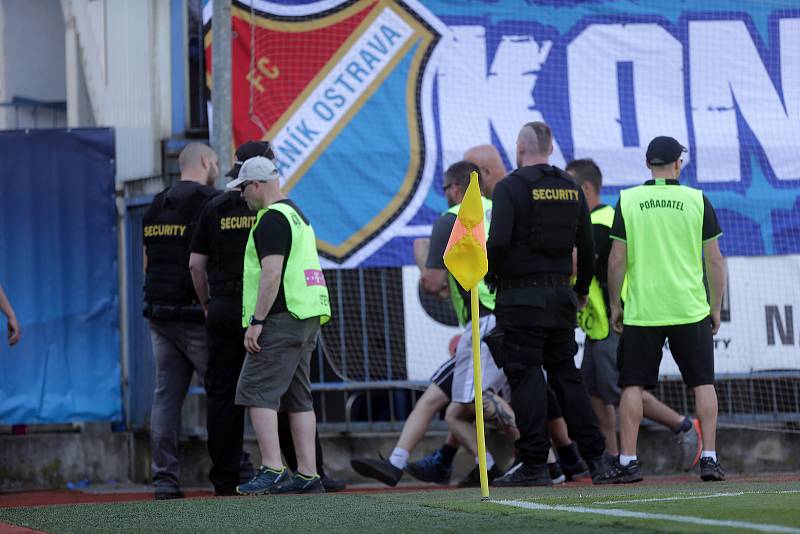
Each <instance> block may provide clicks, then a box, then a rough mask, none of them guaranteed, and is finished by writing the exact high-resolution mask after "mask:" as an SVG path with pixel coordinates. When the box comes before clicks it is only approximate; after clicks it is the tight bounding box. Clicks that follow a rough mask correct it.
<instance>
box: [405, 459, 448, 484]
mask: <svg viewBox="0 0 800 534" xmlns="http://www.w3.org/2000/svg"><path fill="white" fill-rule="evenodd" d="M406 471H408V474H409V475H411V476H412V477H414V478H416V479H417V480H421V481H422V482H433V483H434V484H442V485H443V486H446V485H448V484H450V475H451V474H452V473H453V468H452V467H447V466H445V465H444V461H443V460H442V453H441V452H440V451H436V452H434V453H431V454H429V455H428V456H426V457H425V458H423V459H422V460H419V461H418V462H411V463H409V464H408V465H407V466H406Z"/></svg>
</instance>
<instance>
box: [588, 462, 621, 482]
mask: <svg viewBox="0 0 800 534" xmlns="http://www.w3.org/2000/svg"><path fill="white" fill-rule="evenodd" d="M586 463H587V464H588V466H589V472H590V473H591V474H592V484H619V483H620V479H619V476H620V474H619V470H618V469H617V468H616V466H615V465H614V464H612V463H609V462H608V461H606V458H605V456H598V457H597V458H589V459H588V460H587V462H586Z"/></svg>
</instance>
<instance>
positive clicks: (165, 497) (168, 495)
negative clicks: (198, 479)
mask: <svg viewBox="0 0 800 534" xmlns="http://www.w3.org/2000/svg"><path fill="white" fill-rule="evenodd" d="M184 497H185V495H184V494H183V492H182V491H181V490H178V491H157V492H156V493H155V497H154V498H155V500H157V501H171V500H173V499H183V498H184Z"/></svg>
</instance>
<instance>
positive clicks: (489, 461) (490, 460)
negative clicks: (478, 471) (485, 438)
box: [475, 452, 494, 471]
mask: <svg viewBox="0 0 800 534" xmlns="http://www.w3.org/2000/svg"><path fill="white" fill-rule="evenodd" d="M475 463H476V464H478V463H479V461H478V457H477V456H476V457H475ZM492 467H494V458H493V457H492V453H491V452H487V453H486V471H489V470H490V469H491V468H492Z"/></svg>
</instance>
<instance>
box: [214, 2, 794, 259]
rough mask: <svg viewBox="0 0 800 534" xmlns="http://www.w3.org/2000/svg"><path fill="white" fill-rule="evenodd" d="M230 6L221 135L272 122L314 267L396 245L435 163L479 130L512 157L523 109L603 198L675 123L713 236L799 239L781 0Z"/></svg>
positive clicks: (398, 254)
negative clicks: (316, 256) (231, 33)
mask: <svg viewBox="0 0 800 534" xmlns="http://www.w3.org/2000/svg"><path fill="white" fill-rule="evenodd" d="M210 13H211V5H210V3H208V4H207V5H206V6H205V10H204V14H205V20H206V22H208V21H209V20H210ZM234 26H235V27H236V28H237V37H236V39H237V44H236V50H237V54H238V55H237V54H235V60H234V63H235V64H238V67H237V66H236V65H235V66H234V79H233V82H232V83H233V87H234V92H235V93H236V94H239V95H241V98H240V99H238V100H236V101H235V104H234V107H235V110H234V116H235V117H236V119H235V131H236V135H237V142H242V141H244V140H246V139H249V138H254V137H263V138H267V139H269V140H270V141H272V142H273V144H274V146H275V148H276V155H277V158H278V165H279V168H280V169H281V172H282V174H283V185H284V188H285V190H286V191H288V192H289V194H290V195H291V196H292V197H294V199H295V200H296V201H297V202H298V204H299V205H300V206H301V207H302V208H303V209H304V210H305V211H306V213H307V215H308V216H309V218H310V219H311V221H312V223H313V224H314V226H315V228H316V231H317V236H318V239H319V244H320V250H321V252H322V254H323V255H324V256H325V258H326V261H327V263H326V266H327V267H356V266H396V265H408V264H413V255H412V249H411V243H412V242H413V240H414V239H415V238H417V237H422V236H426V235H428V233H429V232H430V225H431V224H432V222H433V221H434V220H435V219H436V218H437V217H438V216H439V214H440V213H441V212H442V211H443V210H445V209H446V207H447V206H446V201H445V199H444V195H443V192H442V174H443V170H444V169H446V168H447V167H448V166H449V165H450V164H452V163H454V162H456V161H458V160H460V159H461V158H462V157H463V154H464V152H465V151H466V150H467V149H469V148H470V147H472V146H475V145H480V144H486V143H491V144H493V145H495V146H496V147H497V149H498V150H499V151H500V154H501V155H502V157H503V159H504V161H505V164H506V167H507V168H508V169H509V170H510V169H512V168H513V167H514V166H515V163H516V162H515V159H516V156H515V153H516V146H515V145H516V137H517V134H518V132H519V130H520V127H521V126H522V125H523V124H525V123H526V122H530V121H537V120H543V121H545V122H547V123H548V124H549V125H550V126H551V127H552V129H553V133H554V137H555V150H554V153H553V157H552V162H553V163H554V164H556V165H558V166H564V165H565V164H566V163H567V162H568V161H570V160H571V159H575V158H593V159H594V160H595V161H596V162H597V163H598V165H599V166H600V168H601V169H602V172H603V175H604V189H603V198H604V200H605V201H606V202H608V203H611V204H613V203H615V202H616V199H617V197H618V193H619V190H620V189H621V188H625V187H630V186H633V185H636V184H639V183H641V182H643V181H644V180H646V179H647V178H648V177H649V172H648V170H647V168H646V167H645V165H644V152H645V149H646V147H647V144H648V143H649V141H650V140H651V139H652V138H653V137H655V136H658V135H670V136H673V137H675V138H677V139H678V140H679V141H681V142H682V143H683V144H684V145H685V146H686V147H688V149H689V150H688V153H687V154H686V157H685V158H684V163H685V167H684V170H683V172H682V174H681V180H682V182H683V183H685V184H688V185H691V186H694V187H699V188H701V189H702V190H703V191H704V192H705V193H706V194H707V195H708V197H709V198H710V199H711V201H712V203H713V204H714V205H715V207H716V209H717V213H718V216H719V219H720V224H721V226H722V228H723V231H724V236H723V238H722V241H721V245H722V249H723V252H724V253H725V254H726V255H735V256H759V255H776V254H794V253H798V252H800V200H799V198H798V194H799V193H800V157H798V156H797V149H796V147H795V145H796V142H797V139H800V1H798V0H786V1H777V0H774V1H769V0H768V1H760V0H759V1H755V0H746V1H742V0H736V1H734V0H713V1H712V0H700V1H688V0H676V1H673V2H663V1H657V0H615V1H612V0H607V1H606V0H504V1H502V2H497V1H492V0H483V1H482V0H472V1H470V0H460V1H452V0H426V1H425V2H421V1H415V0H406V1H403V0H368V1H361V2H352V1H336V0H322V1H314V2H303V1H277V2H274V1H273V2H268V1H263V0H252V1H250V0H248V1H244V2H234ZM297 39H302V42H303V43H304V44H305V46H306V50H307V52H308V53H307V54H304V55H303V56H297V55H291V54H289V53H288V52H286V51H287V50H291V49H293V48H291V47H289V48H287V46H288V44H289V43H292V42H295V41H293V40H297ZM207 45H208V46H210V42H207ZM253 55H254V56H255V58H254V59H255V61H250V60H251V56H253ZM251 67H252V68H251ZM300 80H304V81H303V82H302V83H300V82H299V81H300Z"/></svg>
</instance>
